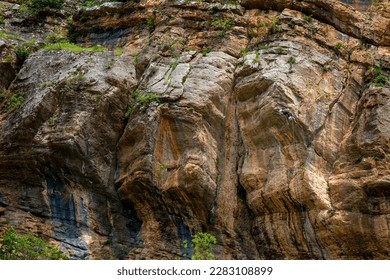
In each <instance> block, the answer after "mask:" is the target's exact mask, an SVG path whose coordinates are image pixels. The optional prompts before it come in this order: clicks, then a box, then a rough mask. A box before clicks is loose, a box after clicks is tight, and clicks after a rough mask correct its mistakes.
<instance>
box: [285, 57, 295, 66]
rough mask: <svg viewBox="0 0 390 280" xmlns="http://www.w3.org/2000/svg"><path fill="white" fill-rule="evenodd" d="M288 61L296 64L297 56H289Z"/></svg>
mask: <svg viewBox="0 0 390 280" xmlns="http://www.w3.org/2000/svg"><path fill="white" fill-rule="evenodd" d="M287 62H288V63H289V64H291V65H292V64H295V62H296V61H295V57H293V56H290V57H289V58H288V60H287Z"/></svg>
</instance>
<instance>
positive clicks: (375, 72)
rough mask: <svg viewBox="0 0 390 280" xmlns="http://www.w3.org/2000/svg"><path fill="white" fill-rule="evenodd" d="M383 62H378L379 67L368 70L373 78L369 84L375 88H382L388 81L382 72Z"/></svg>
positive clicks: (375, 66)
mask: <svg viewBox="0 0 390 280" xmlns="http://www.w3.org/2000/svg"><path fill="white" fill-rule="evenodd" d="M382 67H383V62H380V63H379V65H374V66H372V67H371V68H370V72H371V74H372V76H373V78H372V80H371V83H373V84H374V85H376V86H377V87H384V86H385V85H386V83H387V81H388V77H387V76H386V74H385V73H384V72H383V69H382Z"/></svg>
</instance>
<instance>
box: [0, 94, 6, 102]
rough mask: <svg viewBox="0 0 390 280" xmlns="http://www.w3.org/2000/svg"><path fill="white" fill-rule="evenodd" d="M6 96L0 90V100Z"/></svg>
mask: <svg viewBox="0 0 390 280" xmlns="http://www.w3.org/2000/svg"><path fill="white" fill-rule="evenodd" d="M4 96H5V94H4V92H0V102H1V101H3V99H4Z"/></svg>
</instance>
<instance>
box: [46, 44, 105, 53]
mask: <svg viewBox="0 0 390 280" xmlns="http://www.w3.org/2000/svg"><path fill="white" fill-rule="evenodd" d="M43 49H45V50H57V51H58V50H64V51H71V52H76V53H78V52H102V51H105V50H106V48H105V47H102V46H92V47H89V48H84V47H81V46H79V45H76V44H73V43H71V42H68V41H62V42H58V43H53V44H48V45H46V46H45V47H44V48H43Z"/></svg>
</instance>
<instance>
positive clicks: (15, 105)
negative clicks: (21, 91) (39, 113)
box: [7, 94, 24, 111]
mask: <svg viewBox="0 0 390 280" xmlns="http://www.w3.org/2000/svg"><path fill="white" fill-rule="evenodd" d="M23 101H24V97H23V96H21V95H18V94H12V95H11V97H10V98H9V99H8V101H7V107H8V110H9V111H14V110H18V109H19V108H20V107H21V106H22V103H23Z"/></svg>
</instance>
